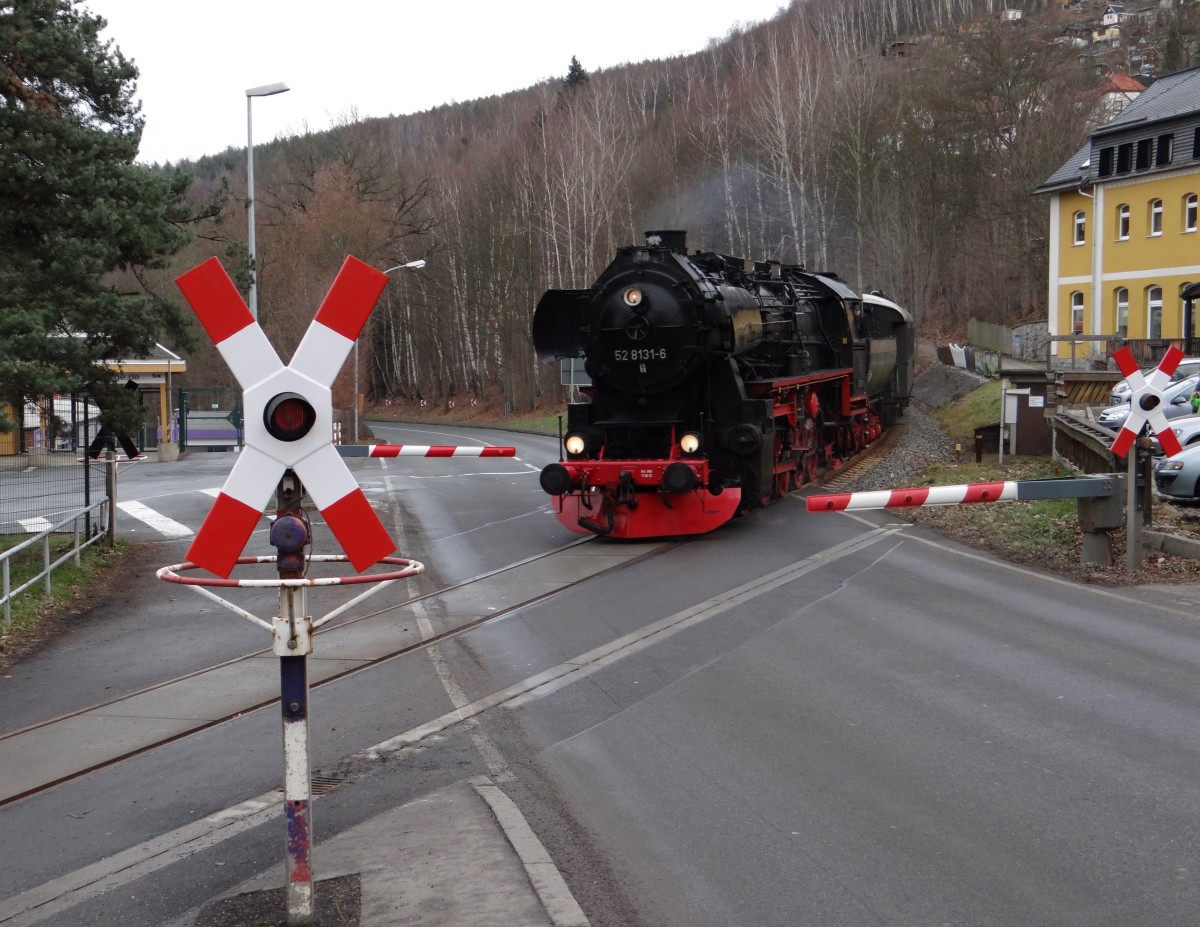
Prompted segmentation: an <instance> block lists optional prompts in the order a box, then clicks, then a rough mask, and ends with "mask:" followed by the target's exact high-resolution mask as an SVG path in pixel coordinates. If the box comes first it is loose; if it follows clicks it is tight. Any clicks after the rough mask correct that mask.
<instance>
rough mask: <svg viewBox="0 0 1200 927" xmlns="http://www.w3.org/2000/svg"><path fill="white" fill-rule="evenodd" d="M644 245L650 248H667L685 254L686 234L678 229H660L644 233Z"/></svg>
mask: <svg viewBox="0 0 1200 927" xmlns="http://www.w3.org/2000/svg"><path fill="white" fill-rule="evenodd" d="M646 244H647V245H649V246H650V247H651V248H669V249H670V250H671V251H678V252H679V253H680V254H687V232H686V231H683V230H680V229H660V230H657V231H653V232H647V233H646Z"/></svg>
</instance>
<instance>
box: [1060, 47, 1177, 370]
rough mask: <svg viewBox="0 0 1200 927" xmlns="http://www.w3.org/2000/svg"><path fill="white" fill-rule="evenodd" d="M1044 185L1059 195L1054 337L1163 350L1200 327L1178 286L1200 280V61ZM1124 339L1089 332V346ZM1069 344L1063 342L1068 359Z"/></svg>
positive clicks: (1165, 81)
mask: <svg viewBox="0 0 1200 927" xmlns="http://www.w3.org/2000/svg"><path fill="white" fill-rule="evenodd" d="M1036 192H1037V193H1040V194H1047V195H1049V197H1050V234H1049V238H1048V243H1049V249H1050V255H1049V257H1050V274H1049V290H1048V306H1049V326H1050V334H1051V335H1052V336H1065V335H1071V334H1075V335H1089V334H1090V335H1103V336H1110V337H1111V338H1113V339H1129V340H1131V341H1140V340H1145V341H1149V342H1152V343H1154V342H1161V343H1162V345H1163V347H1164V349H1165V345H1166V343H1168V342H1176V343H1179V342H1181V341H1182V342H1185V343H1186V342H1188V341H1189V339H1192V338H1194V337H1195V336H1196V334H1197V332H1196V325H1195V320H1194V318H1192V316H1193V314H1194V313H1193V312H1192V311H1191V304H1190V303H1188V302H1187V301H1185V300H1184V299H1183V298H1182V296H1181V294H1182V292H1183V290H1184V288H1185V287H1187V286H1188V285H1189V284H1191V283H1194V282H1196V281H1200V224H1198V223H1200V212H1198V210H1200V199H1198V198H1200V68H1192V69H1189V70H1187V71H1180V72H1178V73H1176V74H1169V75H1167V76H1165V77H1163V78H1161V79H1159V80H1158V81H1157V82H1156V83H1154V84H1153V85H1152V86H1151V87H1150V88H1149V89H1148V90H1146V91H1145V92H1143V93H1141V94H1140V95H1139V96H1138V97H1137V99H1135V100H1134V101H1133V102H1132V103H1130V104H1129V106H1127V107H1126V108H1125V109H1124V110H1122V111H1121V112H1120V113H1119V114H1118V115H1117V116H1115V117H1114V118H1113V119H1111V120H1110V121H1109V122H1107V123H1105V124H1104V125H1102V126H1100V127H1099V128H1098V129H1096V130H1095V131H1094V132H1093V133H1092V135H1091V137H1090V138H1089V140H1088V143H1087V144H1086V145H1085V146H1084V147H1083V148H1081V149H1080V150H1079V151H1077V152H1076V153H1075V154H1074V155H1073V156H1072V157H1071V158H1070V159H1069V160H1068V161H1067V162H1066V163H1065V164H1063V165H1062V167H1060V168H1059V169H1058V170H1057V171H1055V172H1054V174H1052V175H1051V176H1050V177H1049V178H1048V179H1047V180H1046V181H1045V182H1044V183H1043V184H1042V185H1041V186H1040V187H1038V189H1037V191H1036ZM1110 346H1111V347H1110ZM1117 346H1119V342H1116V343H1115V344H1114V343H1113V342H1112V341H1098V342H1095V343H1087V342H1086V341H1085V342H1084V351H1085V353H1090V354H1094V355H1102V354H1106V353H1111V349H1112V348H1115V347H1117ZM1071 350H1072V346H1071V345H1070V344H1069V343H1067V342H1063V341H1059V342H1057V354H1058V356H1059V357H1066V356H1068V354H1069V353H1070V352H1071ZM1079 350H1080V347H1079V345H1076V346H1075V351H1076V352H1078V351H1079Z"/></svg>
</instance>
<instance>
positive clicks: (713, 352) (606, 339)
mask: <svg viewBox="0 0 1200 927" xmlns="http://www.w3.org/2000/svg"><path fill="white" fill-rule="evenodd" d="M533 344H534V348H535V350H536V351H537V355H538V358H539V359H540V360H541V361H543V362H546V363H549V362H552V361H557V360H562V359H565V358H579V357H582V358H584V359H585V361H586V363H585V370H586V373H587V377H588V378H590V385H589V386H585V387H583V390H582V392H583V393H584V394H585V395H586V396H587V397H588V399H589V401H586V402H574V403H571V404H570V405H569V406H568V409H567V424H566V433H565V438H564V439H563V440H562V441H561V452H560V460H559V462H557V463H552V464H549V465H548V466H546V467H545V468H544V469H543V470H542V472H541V478H540V479H541V487H542V489H543V490H545V491H546V492H547V493H549V494H550V495H551V496H554V497H555V499H556V500H557V505H556V510H557V511H556V514H557V516H558V519H559V521H561V522H562V523H563V524H564V525H566V527H568V528H570V529H571V530H573V531H577V532H579V533H584V534H586V533H594V534H598V535H606V536H611V537H615V538H648V537H666V536H673V535H691V534H702V533H704V532H707V531H711V530H712V529H714V528H716V527H717V526H719V525H721V524H723V523H724V522H726V521H728V520H729V519H731V518H733V517H734V516H735V515H737V514H739V513H741V512H744V511H745V510H747V509H752V508H757V507H759V506H764V505H767V504H768V503H769V502H771V501H772V500H774V499H778V498H780V497H782V496H784V495H786V494H787V493H788V492H790V491H791V490H792V489H794V488H796V487H797V486H799V485H802V484H804V483H807V482H810V481H812V480H813V479H815V478H816V477H817V474H818V472H819V471H820V470H821V469H822V468H824V469H826V470H830V469H835V468H837V467H839V466H841V465H842V463H843V462H844V461H845V460H846V459H847V458H848V457H850V456H852V455H853V454H855V453H856V452H858V451H860V450H862V449H863V448H864V447H866V446H867V445H868V444H869V443H870V442H872V441H874V440H875V439H876V438H877V437H879V435H880V434H881V433H882V432H883V430H884V429H885V428H887V427H889V426H890V425H892V424H894V423H895V422H896V420H897V419H898V418H899V416H900V414H901V412H902V411H903V409H904V407H905V406H906V405H907V403H908V398H909V394H910V392H911V387H912V377H913V359H914V355H913V350H914V330H913V322H912V316H911V315H910V314H909V313H908V312H907V311H906V310H905V309H903V308H901V307H900V306H898V305H896V304H895V303H894V302H892V301H891V300H889V299H887V298H885V297H884V296H883V295H882V294H879V293H872V294H862V295H859V294H858V293H856V292H855V291H854V290H852V289H851V288H850V287H849V286H847V285H846V284H845V283H844V282H843V281H841V280H839V279H838V278H837V276H836V275H834V274H827V273H810V272H808V271H805V270H804V269H803V268H801V267H799V266H793V265H783V264H780V263H778V262H775V261H753V260H747V259H744V258H740V257H731V256H729V255H724V254H716V253H712V252H701V251H695V252H693V253H691V254H689V253H688V251H687V233H686V232H683V231H655V232H647V233H646V243H645V245H632V246H629V247H624V248H621V249H619V250H618V251H617V254H616V257H615V258H614V259H613V261H612V263H611V264H609V266H608V267H607V268H606V269H605V270H604V272H603V273H601V274H600V277H599V279H598V280H597V281H596V282H595V283H594V284H593V285H592V286H591V287H590V288H588V289H586V290H549V291H547V292H546V293H545V294H544V295H543V296H542V298H541V300H540V301H539V302H538V306H537V309H536V311H535V313H534V317H533Z"/></svg>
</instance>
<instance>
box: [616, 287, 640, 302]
mask: <svg viewBox="0 0 1200 927" xmlns="http://www.w3.org/2000/svg"><path fill="white" fill-rule="evenodd" d="M621 298H622V299H623V300H625V305H626V306H640V305H641V304H642V291H641V290H639V289H638V288H637V287H635V286H631V287H630V288H629V289H627V290H626V291H625V292H624V293H622V294H621Z"/></svg>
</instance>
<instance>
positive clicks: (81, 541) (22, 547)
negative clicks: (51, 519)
mask: <svg viewBox="0 0 1200 927" xmlns="http://www.w3.org/2000/svg"><path fill="white" fill-rule="evenodd" d="M96 509H99V517H98V518H97V520H96V522H95V523H96V525H103V524H105V523H106V522H107V517H106V516H107V509H108V499H101V500H99V501H97V502H93V503H92V504H91V505H88V506H85V507H84V508H81V509H78V510H76V511H75V512H74V513H73V514H71V515H68V516H67V517H66V518H63V519H62V520H61V521H58V522H56V523H55V524H53V525H51V526H50V527H49V528H46V529H44V530H43V531H41V532H40V533H38V534H35V535H34V536H33V537H31V538H29V539H28V540H26V541H22V542H21V543H20V544H18V545H17V546H16V547H13V548H10V549H9V550H6V551H5V552H4V553H2V554H0V575H2V577H3V579H2V582H3V585H2V589H3V593H2V594H0V602H3V603H4V631H5V633H7V632H8V630H9V628H10V627H11V626H12V601H13V599H14V598H16V597H17V596H18V595H20V594H21V593H22V592H24V591H25V590H26V589H28V588H30V587H31V586H33V585H35V584H36V583H37V582H38V580H42V581H43V583H44V585H45V592H46V595H50V589H51V583H50V575H51V574H52V573H53V572H54V571H55V570H56V569H58V567H60V566H62V565H63V564H64V563H66V562H67V561H68V560H70V559H74V561H75V565H76V566H79V565H80V554H81V553H82V551H83V549H84V548H85V547H89V546H90V545H92V544H95V543H96V542H97V541H99V540H101V539H103V538H104V537H105V534H104V532H103V531H95V532H93V533H92V536H91V537H89V538H84V537H83V531H82V530H81V529H80V521H81V520H82V519H85V518H87V517H88V516H89V515H91V513H92V512H93V511H94V510H96ZM68 524H70V525H72V531H73V533H74V537H75V541H74V543H73V544H72V545H71V548H70V549H69V550H68V551H67V552H66V553H65V554H63V555H62V556H61V557H59V558H58V559H57V560H53V561H52V560H51V559H50V556H51V554H50V541H51V538H53V537H54V536H55V535H57V534H59V533H60V530H59V529H61V528H63V527H64V526H66V525H68ZM39 543H40V544H41V545H42V569H41V571H40V572H39V573H38V574H37V575H36V576H33V577H32V578H30V579H28V580H26V581H25V582H23V583H22V584H21V585H19V586H17V588H15V589H14V588H12V561H13V558H14V557H16V556H17V555H18V554H20V553H21V552H23V551H26V550H29V549H30V548H32V547H35V546H36V545H38V544H39Z"/></svg>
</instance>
